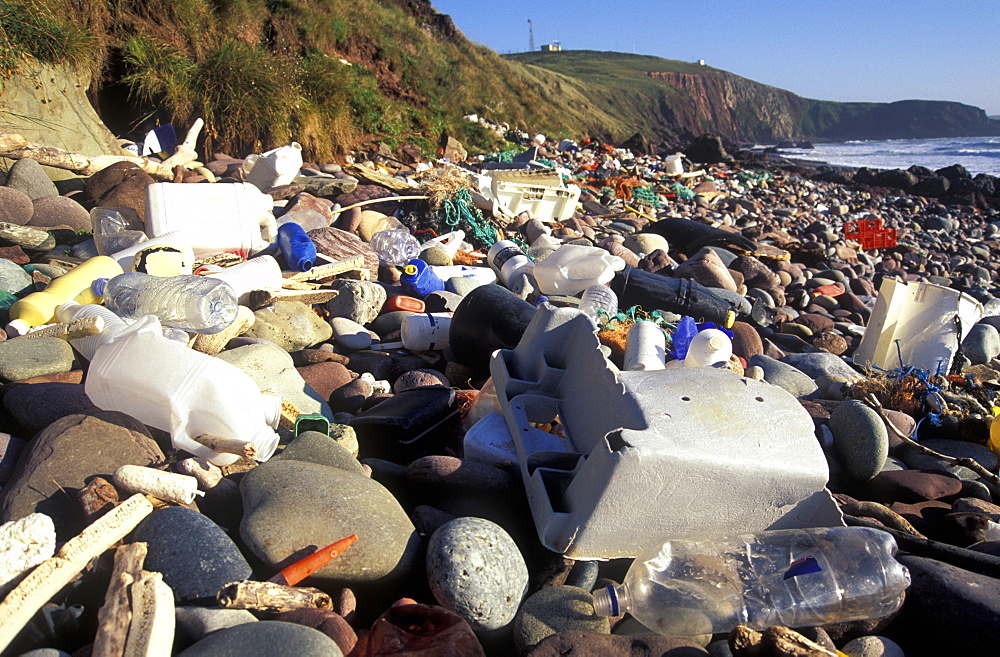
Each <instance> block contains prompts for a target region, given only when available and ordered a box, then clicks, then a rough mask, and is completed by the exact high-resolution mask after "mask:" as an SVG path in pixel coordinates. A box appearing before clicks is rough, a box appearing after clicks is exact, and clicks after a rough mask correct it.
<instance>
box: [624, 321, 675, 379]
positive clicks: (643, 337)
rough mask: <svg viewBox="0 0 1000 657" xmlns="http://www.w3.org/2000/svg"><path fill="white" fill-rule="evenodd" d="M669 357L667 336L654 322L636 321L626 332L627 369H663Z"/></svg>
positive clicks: (625, 364)
mask: <svg viewBox="0 0 1000 657" xmlns="http://www.w3.org/2000/svg"><path fill="white" fill-rule="evenodd" d="M666 358H667V336H666V335H665V334H664V333H663V331H662V330H661V329H660V327H659V326H657V325H656V324H654V323H653V322H636V323H635V324H633V325H632V326H630V327H629V329H628V333H626V334H625V357H624V359H623V363H622V364H623V365H624V369H625V370H626V371H630V372H631V371H639V370H642V371H652V370H662V369H663V361H664V360H666Z"/></svg>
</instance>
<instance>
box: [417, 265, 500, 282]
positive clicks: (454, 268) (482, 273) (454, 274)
mask: <svg viewBox="0 0 1000 657" xmlns="http://www.w3.org/2000/svg"><path fill="white" fill-rule="evenodd" d="M431 270H432V271H433V272H434V273H435V274H436V275H437V277H438V278H440V279H441V280H442V281H444V282H445V283H447V282H448V281H449V280H451V279H453V278H471V279H473V280H474V281H475V282H476V283H478V284H479V285H489V284H490V283H496V282H497V275H496V274H495V273H493V270H492V269H490V268H489V267H476V266H473V265H448V266H442V265H437V266H434V265H432V266H431Z"/></svg>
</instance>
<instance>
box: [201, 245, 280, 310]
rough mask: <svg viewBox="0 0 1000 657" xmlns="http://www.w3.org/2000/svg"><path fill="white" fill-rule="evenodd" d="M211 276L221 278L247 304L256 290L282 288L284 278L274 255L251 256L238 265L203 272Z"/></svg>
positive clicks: (240, 300)
mask: <svg viewBox="0 0 1000 657" xmlns="http://www.w3.org/2000/svg"><path fill="white" fill-rule="evenodd" d="M203 275H204V276H207V277H211V278H219V279H222V280H224V281H226V282H227V283H229V285H230V286H231V287H232V288H233V292H235V293H236V298H237V299H239V302H240V303H242V304H245V303H246V302H247V301H248V300H249V296H250V293H251V292H253V291H254V290H273V289H280V288H281V283H282V281H283V280H284V279H283V278H282V276H281V266H279V265H278V261H277V260H275V259H274V258H273V257H272V256H269V255H262V256H257V257H256V258H250V259H249V260H247V261H246V262H241V263H240V264H238V265H233V266H232V267H227V268H225V269H220V270H218V271H213V272H208V273H205V274H203Z"/></svg>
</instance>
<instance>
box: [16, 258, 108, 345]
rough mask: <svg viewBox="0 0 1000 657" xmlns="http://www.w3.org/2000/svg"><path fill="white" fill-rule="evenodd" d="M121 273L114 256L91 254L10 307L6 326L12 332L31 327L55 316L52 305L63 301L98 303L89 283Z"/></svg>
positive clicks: (97, 297)
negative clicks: (92, 255) (85, 259)
mask: <svg viewBox="0 0 1000 657" xmlns="http://www.w3.org/2000/svg"><path fill="white" fill-rule="evenodd" d="M121 273H122V268H121V266H119V264H118V262H117V261H116V260H115V259H114V258H109V257H108V256H95V257H93V258H90V259H89V260H87V261H86V262H84V263H83V264H81V265H78V266H77V267H74V268H73V269H71V270H69V271H68V272H66V273H65V274H63V275H62V276H59V277H58V278H53V279H52V282H51V283H49V285H48V287H46V288H45V289H44V290H42V291H41V292H32V293H31V294H29V295H28V296H26V297H24V298H23V299H20V300H19V301H17V303H15V304H14V305H12V306H11V307H10V311H9V314H10V318H11V320H12V321H11V323H10V327H11V328H12V329H13V332H14V333H19V332H24V331H26V330H27V329H29V328H31V327H33V326H41V325H42V324H48V323H49V322H51V321H52V320H53V319H54V318H55V314H56V308H58V307H59V306H60V305H62V304H64V303H66V302H67V301H77V302H79V303H100V302H101V297H99V296H98V295H96V294H94V292H93V291H92V290H91V289H90V286H91V285H92V284H93V282H94V281H95V280H97V279H98V278H111V277H113V276H117V275H118V274H121Z"/></svg>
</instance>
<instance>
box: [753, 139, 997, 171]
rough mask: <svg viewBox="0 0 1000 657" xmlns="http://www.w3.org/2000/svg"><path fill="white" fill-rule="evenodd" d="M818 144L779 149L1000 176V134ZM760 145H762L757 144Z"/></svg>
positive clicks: (828, 158)
mask: <svg viewBox="0 0 1000 657" xmlns="http://www.w3.org/2000/svg"><path fill="white" fill-rule="evenodd" d="M815 146H816V148H815V149H813V150H808V149H802V148H788V149H780V150H779V153H780V154H782V155H785V156H786V157H790V158H799V159H806V160H816V161H820V162H827V163H829V164H836V165H841V166H849V167H869V168H872V169H897V168H899V169H905V168H907V167H909V166H910V165H913V164H918V165H920V166H925V167H927V168H929V169H932V170H936V169H941V168H943V167H946V166H950V165H952V164H961V165H962V166H964V167H965V168H966V169H968V170H969V172H970V173H972V174H977V173H988V174H991V175H994V176H1000V137H961V138H944V139H892V140H885V141H857V140H855V141H847V142H837V143H816V144H815ZM758 148H759V149H762V148H763V146H761V147H755V149H758Z"/></svg>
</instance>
